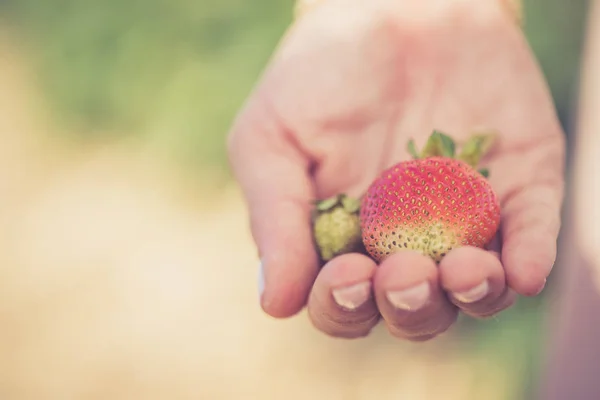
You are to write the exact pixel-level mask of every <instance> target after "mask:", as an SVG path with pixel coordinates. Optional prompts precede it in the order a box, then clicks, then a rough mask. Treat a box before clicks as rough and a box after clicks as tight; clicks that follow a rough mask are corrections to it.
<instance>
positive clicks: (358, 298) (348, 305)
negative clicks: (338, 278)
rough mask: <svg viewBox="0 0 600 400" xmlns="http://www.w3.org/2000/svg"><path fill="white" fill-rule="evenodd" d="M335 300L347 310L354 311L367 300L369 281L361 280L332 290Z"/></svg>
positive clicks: (369, 290) (369, 291) (369, 294)
mask: <svg viewBox="0 0 600 400" xmlns="http://www.w3.org/2000/svg"><path fill="white" fill-rule="evenodd" d="M332 294H333V299H334V300H335V302H336V303H337V304H338V305H339V306H340V307H342V308H343V309H346V310H348V311H354V310H356V309H357V308H359V307H360V306H362V305H363V304H365V303H366V302H367V300H369V297H370V296H371V282H361V283H357V284H355V285H352V286H347V287H343V288H339V289H334V290H333V291H332Z"/></svg>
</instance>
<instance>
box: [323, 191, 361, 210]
mask: <svg viewBox="0 0 600 400" xmlns="http://www.w3.org/2000/svg"><path fill="white" fill-rule="evenodd" d="M339 205H341V206H342V207H343V208H344V210H345V211H346V212H347V213H349V214H354V213H356V212H358V210H359V209H360V199H355V198H353V197H350V196H348V195H347V194H345V193H340V194H337V195H335V196H331V197H328V198H326V199H324V200H318V201H317V202H316V203H315V208H316V210H317V211H318V212H326V211H329V210H331V209H333V208H334V207H336V206H339Z"/></svg>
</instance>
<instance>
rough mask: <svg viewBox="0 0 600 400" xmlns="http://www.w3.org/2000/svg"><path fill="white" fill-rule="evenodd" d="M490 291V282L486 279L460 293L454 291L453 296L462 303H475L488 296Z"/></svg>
mask: <svg viewBox="0 0 600 400" xmlns="http://www.w3.org/2000/svg"><path fill="white" fill-rule="evenodd" d="M489 292H490V284H489V282H488V281H487V279H486V280H485V281H483V282H481V283H480V284H479V285H477V286H475V287H474V288H472V289H469V290H467V291H464V292H460V293H453V296H454V298H455V299H456V300H458V301H460V302H461V303H475V302H476V301H479V300H481V299H483V298H484V297H485V296H487V295H488V293H489Z"/></svg>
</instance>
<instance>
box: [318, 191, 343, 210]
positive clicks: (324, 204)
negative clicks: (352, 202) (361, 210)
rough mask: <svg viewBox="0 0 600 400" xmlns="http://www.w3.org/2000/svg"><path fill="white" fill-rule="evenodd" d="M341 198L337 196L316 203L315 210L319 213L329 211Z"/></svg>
mask: <svg viewBox="0 0 600 400" xmlns="http://www.w3.org/2000/svg"><path fill="white" fill-rule="evenodd" d="M341 197H342V195H337V196H333V197H329V198H327V199H325V200H320V201H317V204H316V207H317V210H318V211H321V212H323V211H329V210H331V209H332V208H333V207H335V206H337V205H338V203H339V202H340V198H341Z"/></svg>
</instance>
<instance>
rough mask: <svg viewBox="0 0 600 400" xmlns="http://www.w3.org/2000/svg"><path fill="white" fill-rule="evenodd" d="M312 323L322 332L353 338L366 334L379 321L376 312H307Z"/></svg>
mask: <svg viewBox="0 0 600 400" xmlns="http://www.w3.org/2000/svg"><path fill="white" fill-rule="evenodd" d="M309 317H310V320H311V322H312V324H313V325H314V326H315V328H317V329H318V330H320V331H322V332H323V333H325V334H327V335H329V336H333V337H338V338H347V339H354V338H360V337H365V336H368V335H369V333H370V332H371V330H372V329H373V327H375V326H376V325H377V322H378V321H379V318H380V316H379V314H378V313H376V312H370V313H359V314H357V315H352V314H351V313H346V312H323V313H318V314H317V313H315V312H309Z"/></svg>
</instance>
